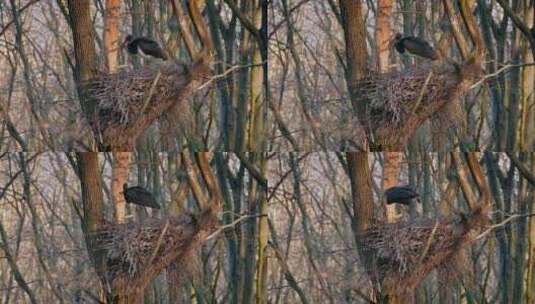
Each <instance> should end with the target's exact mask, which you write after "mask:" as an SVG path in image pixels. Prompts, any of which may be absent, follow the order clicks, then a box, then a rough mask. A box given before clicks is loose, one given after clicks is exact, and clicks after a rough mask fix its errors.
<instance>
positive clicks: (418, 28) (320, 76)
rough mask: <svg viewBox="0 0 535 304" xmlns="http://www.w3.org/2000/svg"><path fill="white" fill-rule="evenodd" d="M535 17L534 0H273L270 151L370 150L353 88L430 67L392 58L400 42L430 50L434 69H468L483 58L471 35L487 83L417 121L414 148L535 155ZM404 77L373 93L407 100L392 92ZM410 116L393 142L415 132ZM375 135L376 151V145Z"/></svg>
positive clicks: (475, 85) (358, 98) (405, 107)
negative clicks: (380, 76)
mask: <svg viewBox="0 0 535 304" xmlns="http://www.w3.org/2000/svg"><path fill="white" fill-rule="evenodd" d="M446 8H447V9H446ZM504 8H505V9H504ZM534 10H535V8H534V3H533V1H531V0H512V1H508V0H500V1H489V0H466V1H440V0H436V1H411V0H378V1H351V0H347V1H346V0H340V1H331V0H329V1H298V0H295V1H291V0H280V1H274V2H273V5H272V7H271V9H270V16H269V17H270V18H269V22H270V36H269V38H270V40H269V79H270V94H269V97H270V98H269V107H270V110H271V111H272V113H273V119H274V121H275V122H276V123H277V125H278V126H279V128H278V129H277V130H275V131H274V132H275V135H274V136H273V148H272V149H275V150H296V149H300V150H311V149H312V150H318V149H325V150H334V151H339V150H360V149H366V143H365V142H364V140H363V138H365V137H366V134H365V130H362V128H363V129H366V127H367V125H366V124H367V119H368V118H369V114H368V112H366V111H365V110H363V108H366V107H369V104H370V103H372V104H373V102H369V101H367V100H362V94H358V93H356V95H357V96H352V94H350V93H349V89H348V88H351V87H354V86H355V85H354V81H357V83H358V79H360V78H362V77H364V76H365V75H367V74H369V73H373V71H380V72H382V73H386V74H387V75H401V76H402V75H407V74H409V75H410V71H411V69H412V68H415V67H416V69H424V70H426V69H428V66H429V65H430V61H429V60H428V59H425V58H421V57H417V56H410V55H407V54H405V55H401V54H399V53H398V52H396V51H395V49H394V47H393V40H394V36H395V34H396V33H401V34H402V35H403V36H416V37H420V38H422V39H424V40H426V41H428V42H429V43H430V44H431V45H432V46H434V47H435V48H436V49H437V50H438V51H439V52H440V54H441V55H442V59H440V60H438V61H434V62H433V63H432V66H435V67H436V66H438V65H442V66H452V64H454V63H455V64H458V65H459V64H460V65H461V67H462V66H463V64H464V63H466V62H467V60H468V59H470V52H474V51H479V50H477V48H478V45H477V42H478V41H477V39H473V38H474V35H473V34H472V33H475V34H476V35H475V36H476V38H477V37H478V36H479V38H481V39H480V40H481V41H479V42H480V46H479V47H480V51H482V52H483V56H482V58H481V62H480V63H481V66H482V67H483V69H484V73H485V74H486V75H488V76H487V78H486V81H485V82H482V83H481V82H478V81H472V82H471V84H470V85H473V87H471V88H470V89H469V90H468V92H467V94H465V95H464V96H462V98H461V100H460V102H450V103H448V104H447V105H446V106H443V108H444V109H443V110H441V111H438V112H434V113H435V114H433V115H430V116H429V117H425V118H429V119H427V120H426V122H425V123H423V122H421V121H419V122H418V123H417V125H418V126H420V127H419V128H418V129H417V131H416V132H415V135H414V136H413V138H412V140H410V142H409V143H410V144H411V145H422V146H424V147H425V148H426V149H427V150H428V151H436V150H439V149H441V150H449V149H452V148H461V149H464V150H473V149H476V150H484V149H488V150H491V151H504V150H513V149H518V150H523V151H532V150H533V148H534V144H535V135H534V134H535V131H534V128H535V107H534V106H533V105H534V104H535V94H534V83H535V78H534V75H535V66H533V62H534V60H533V55H534V53H535V35H534V33H535V25H534V14H535V13H534ZM467 24H468V26H467ZM470 27H472V28H473V29H474V30H473V31H472V30H469V28H470ZM474 40H475V41H474ZM530 64H531V65H530ZM396 72H399V73H401V74H396ZM491 75H492V76H491ZM425 76H427V74H426V75H425ZM435 76H438V75H437V74H436V73H435V74H434V75H433V77H435ZM481 78H483V77H481ZM402 79H403V78H402V77H390V81H389V82H388V83H386V84H384V90H380V92H379V93H377V92H374V93H377V94H381V91H388V90H389V89H390V88H392V91H388V94H390V95H389V97H388V98H390V99H396V98H398V97H403V96H404V94H407V93H408V91H411V89H410V88H408V89H407V88H406V87H405V89H403V87H401V86H400V87H398V88H395V86H396V85H399V81H401V80H402ZM424 79H425V77H424ZM432 79H433V78H432ZM432 79H431V80H432ZM396 80H398V82H396ZM431 84H432V81H431ZM430 86H431V85H430ZM357 87H358V86H357ZM419 87H422V86H421V85H419ZM424 87H425V86H424ZM429 89H431V88H429ZM412 90H414V88H413V89H412ZM419 92H420V91H419V89H416V92H415V93H413V94H414V95H415V96H419ZM385 94H386V93H385ZM414 95H413V97H414ZM414 99H416V98H414ZM372 100H373V98H372ZM424 100H425V98H424ZM352 101H353V105H352ZM422 103H423V102H422ZM383 109H384V108H383ZM411 109H413V107H412V104H410V106H409V105H408V104H404V105H402V106H401V110H400V111H409V110H411ZM435 110H436V109H435ZM354 111H357V113H356V114H355V112H354ZM413 111H414V110H413ZM416 112H418V111H416ZM359 114H360V115H362V116H360V117H359ZM408 114H410V113H408ZM408 116H411V117H414V116H418V115H408ZM408 116H405V117H404V119H401V122H400V125H399V126H398V127H397V128H396V129H395V130H394V135H393V136H392V138H393V139H395V138H396V137H402V136H406V133H407V132H409V131H407V130H411V128H412V127H411V126H409V125H411V124H412V123H411V121H412V119H410V117H408ZM420 117H421V115H420ZM387 123H388V121H386V122H381V123H379V124H378V125H377V126H373V127H372V128H373V129H380V128H381V127H382V126H384V125H385V124H387ZM362 125H364V126H362ZM359 126H361V127H362V128H359ZM372 131H373V132H371V133H373V135H371V136H370V135H368V137H369V138H368V141H369V142H370V147H371V142H373V141H374V140H377V138H378V137H380V134H378V133H377V132H376V130H372ZM411 132H412V130H411ZM403 147H404V145H403ZM403 147H402V148H401V149H403ZM401 149H400V148H399V146H397V147H395V148H389V150H392V151H399V150H401Z"/></svg>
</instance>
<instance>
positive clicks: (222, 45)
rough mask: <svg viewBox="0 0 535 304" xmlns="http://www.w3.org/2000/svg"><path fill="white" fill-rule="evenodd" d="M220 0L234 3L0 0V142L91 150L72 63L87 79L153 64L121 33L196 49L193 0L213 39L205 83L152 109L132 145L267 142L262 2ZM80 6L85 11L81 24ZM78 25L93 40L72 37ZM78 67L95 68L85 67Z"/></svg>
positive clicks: (247, 145)
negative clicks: (152, 116) (130, 50)
mask: <svg viewBox="0 0 535 304" xmlns="http://www.w3.org/2000/svg"><path fill="white" fill-rule="evenodd" d="M227 2H229V3H231V4H232V5H230V6H229V5H228V4H225V1H191V2H188V3H189V4H187V5H186V2H185V1H176V2H175V4H176V5H175V7H176V8H177V13H175V11H174V9H173V6H172V5H171V1H137V0H134V1H119V0H113V1H80V2H78V1H48V0H47V1H17V0H13V1H2V2H1V3H0V25H1V26H0V31H1V32H0V50H1V51H0V67H1V69H0V83H1V84H2V86H1V91H2V94H1V95H0V113H2V128H1V134H0V145H2V146H8V147H9V150H10V151H20V150H22V151H48V150H59V151H67V150H77V151H80V150H89V149H93V150H94V142H95V139H94V138H93V137H94V135H93V134H92V132H91V128H90V127H89V124H88V122H87V119H86V117H87V115H88V114H87V111H88V110H87V109H86V108H84V106H83V104H84V103H86V101H85V100H83V99H81V100H79V96H78V95H79V93H80V92H77V86H76V83H77V81H75V78H76V77H75V75H78V74H76V73H78V72H80V71H82V72H80V80H87V79H84V77H88V78H91V77H95V75H98V73H106V72H110V73H114V72H117V71H122V70H131V71H134V72H135V71H138V72H139V71H141V70H142V69H143V68H144V67H147V66H152V65H154V64H157V63H155V62H153V61H150V60H146V59H144V60H142V59H140V57H139V56H129V55H128V54H127V53H126V50H124V49H121V47H120V45H121V44H122V42H123V41H124V39H125V37H126V35H127V34H133V35H134V36H136V37H137V36H145V37H149V38H152V39H154V40H156V41H157V42H159V43H160V45H162V46H163V48H164V50H165V51H166V52H167V54H168V55H170V57H171V59H172V60H173V59H177V60H180V61H182V62H185V63H192V62H194V61H195V59H194V58H193V57H194V56H195V55H196V54H195V53H193V54H192V53H191V50H192V49H193V50H195V49H198V48H199V46H200V45H199V43H200V39H201V40H202V38H198V35H197V31H199V29H197V28H196V27H197V24H195V27H194V23H195V22H194V21H193V18H192V17H191V16H193V15H194V13H192V12H191V7H190V6H196V7H198V9H199V10H200V11H201V14H202V17H201V18H202V19H201V21H202V22H201V23H202V29H204V30H205V31H206V33H207V37H206V39H207V40H210V42H211V43H212V44H213V45H212V46H211V47H207V48H206V49H210V54H211V57H210V58H211V60H210V61H209V64H210V68H211V69H212V72H213V76H212V77H211V78H210V79H209V81H208V80H205V82H208V83H206V85H203V88H202V89H198V90H194V91H193V92H191V94H190V96H188V97H189V98H187V100H185V101H184V102H182V101H176V102H175V103H176V105H175V106H173V107H171V108H169V109H167V110H166V111H165V112H164V113H163V115H161V116H159V117H158V119H156V120H155V121H154V122H153V123H152V124H151V125H150V127H148V128H147V129H146V130H145V131H144V132H143V135H142V136H141V137H140V138H139V139H138V140H137V143H138V147H139V148H140V149H143V148H146V149H155V150H159V151H162V150H164V151H170V150H176V149H181V148H182V147H190V148H191V149H194V150H207V149H217V150H221V151H229V150H237V151H238V150H239V151H244V150H257V151H260V150H261V149H263V148H262V147H263V146H265V143H264V142H265V138H264V134H265V131H264V128H265V127H264V126H265V115H266V110H267V108H266V107H265V102H264V98H263V96H264V90H265V86H264V83H266V82H265V81H264V78H265V77H264V74H265V73H264V72H265V69H264V65H265V64H266V60H265V59H263V58H265V57H266V55H265V52H262V51H261V50H265V47H261V45H262V44H265V42H263V41H264V39H265V38H264V35H265V33H266V30H265V27H266V23H265V22H266V21H267V19H266V18H267V17H266V16H264V14H262V11H266V10H265V9H262V7H263V6H265V4H264V2H262V1H240V2H239V3H238V2H236V3H235V1H227ZM233 10H235V12H234V13H233ZM71 11H75V12H80V14H70V12H71ZM237 12H239V13H237ZM88 14H89V15H88ZM176 14H178V16H179V17H180V18H178V20H179V21H180V22H177V17H176ZM85 15H87V16H88V18H90V19H87V22H88V23H87V24H84V22H85V19H83V18H84V17H83V16H85ZM71 17H72V18H71ZM240 19H242V21H240ZM243 22H244V23H245V24H246V25H247V26H243ZM76 24H78V25H77V27H76ZM262 28H264V30H262V31H261V29H262ZM196 30H197V31H196ZM208 30H209V32H208ZM80 31H82V32H80ZM79 32H80V33H82V34H80V35H79V37H82V38H84V39H89V41H90V42H87V41H78V42H76V43H75V42H74V41H73V35H74V37H78V36H77V35H78V33H79ZM87 37H90V38H87ZM208 38H209V39H208ZM84 43H85V44H84ZM88 45H89V46H90V47H89V46H88ZM77 52H78V53H77ZM93 52H94V56H90V54H93ZM88 57H91V58H90V59H88ZM84 69H85V70H89V71H91V73H92V76H91V77H89V76H87V75H86V74H87V73H85V74H84V72H83V71H84ZM82 74H83V75H82ZM130 89H135V88H130ZM118 94H120V95H123V94H125V95H127V94H131V92H128V91H124V92H118ZM96 140H98V138H97V139H96ZM123 151H124V150H123Z"/></svg>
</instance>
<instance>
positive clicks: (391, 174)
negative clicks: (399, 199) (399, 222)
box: [383, 152, 401, 223]
mask: <svg viewBox="0 0 535 304" xmlns="http://www.w3.org/2000/svg"><path fill="white" fill-rule="evenodd" d="M384 158H385V163H384V168H383V190H386V189H388V188H390V187H394V186H396V185H397V184H398V175H399V169H400V165H401V152H384ZM383 197H384V196H383ZM384 201H385V203H386V199H384ZM397 217H398V213H397V211H396V205H395V204H390V205H386V220H387V221H388V222H389V223H391V222H394V221H395V220H396V219H397Z"/></svg>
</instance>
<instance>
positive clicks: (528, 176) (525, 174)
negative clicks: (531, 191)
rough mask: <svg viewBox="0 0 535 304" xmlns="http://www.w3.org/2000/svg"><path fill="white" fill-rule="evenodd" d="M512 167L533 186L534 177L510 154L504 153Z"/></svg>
mask: <svg viewBox="0 0 535 304" xmlns="http://www.w3.org/2000/svg"><path fill="white" fill-rule="evenodd" d="M506 153H507V156H508V157H509V159H510V160H511V162H512V163H513V165H514V166H515V167H516V168H517V169H518V171H520V174H521V175H522V176H523V177H524V178H525V179H526V180H527V181H528V182H529V183H530V184H531V185H532V186H535V175H533V173H531V172H530V171H529V169H527V168H526V167H525V166H524V164H523V163H522V162H521V161H520V160H519V159H518V158H517V157H516V156H515V155H514V154H513V153H511V152H506Z"/></svg>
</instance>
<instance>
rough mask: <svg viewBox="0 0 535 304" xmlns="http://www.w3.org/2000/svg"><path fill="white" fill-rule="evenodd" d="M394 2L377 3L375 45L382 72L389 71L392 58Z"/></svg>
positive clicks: (378, 64)
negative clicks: (391, 39) (391, 24)
mask: <svg viewBox="0 0 535 304" xmlns="http://www.w3.org/2000/svg"><path fill="white" fill-rule="evenodd" d="M391 18H392V0H379V1H377V25H376V27H375V43H376V44H377V68H378V70H379V71H381V72H385V71H387V70H388V66H389V64H388V58H389V57H390V37H391V36H392V30H391V28H390V20H391Z"/></svg>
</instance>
